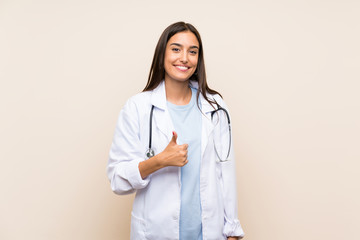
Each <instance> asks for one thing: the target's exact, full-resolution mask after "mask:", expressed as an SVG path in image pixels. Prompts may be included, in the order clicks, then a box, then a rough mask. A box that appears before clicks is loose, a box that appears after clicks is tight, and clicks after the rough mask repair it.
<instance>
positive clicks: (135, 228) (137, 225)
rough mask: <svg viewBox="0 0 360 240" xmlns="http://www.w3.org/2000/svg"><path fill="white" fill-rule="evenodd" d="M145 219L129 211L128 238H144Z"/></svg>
mask: <svg viewBox="0 0 360 240" xmlns="http://www.w3.org/2000/svg"><path fill="white" fill-rule="evenodd" d="M145 239H146V238H145V220H144V219H142V218H140V217H137V216H135V215H134V213H133V212H131V231H130V240H145Z"/></svg>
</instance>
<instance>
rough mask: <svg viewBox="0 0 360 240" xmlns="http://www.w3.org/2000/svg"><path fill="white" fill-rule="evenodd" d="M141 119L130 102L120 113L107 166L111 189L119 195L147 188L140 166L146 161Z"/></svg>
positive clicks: (146, 180) (147, 180) (147, 181)
mask: <svg viewBox="0 0 360 240" xmlns="http://www.w3.org/2000/svg"><path fill="white" fill-rule="evenodd" d="M139 124H140V123H139V117H138V113H137V109H136V106H135V104H134V103H133V102H132V101H131V99H130V100H128V101H127V102H126V104H125V106H124V107H123V109H122V110H121V112H120V115H119V118H118V121H117V124H116V128H115V133H114V138H113V142H112V145H111V149H110V153H109V160H108V164H107V175H108V178H109V180H110V184H111V189H112V190H113V191H114V192H115V193H117V194H129V193H132V192H134V191H136V190H137V189H141V188H144V187H146V186H147V184H148V183H149V179H142V178H141V176H140V173H139V168H138V165H139V163H140V162H142V161H144V160H145V156H144V153H143V152H142V150H143V146H142V144H141V142H140V138H139V136H140V132H139V131H140V128H139Z"/></svg>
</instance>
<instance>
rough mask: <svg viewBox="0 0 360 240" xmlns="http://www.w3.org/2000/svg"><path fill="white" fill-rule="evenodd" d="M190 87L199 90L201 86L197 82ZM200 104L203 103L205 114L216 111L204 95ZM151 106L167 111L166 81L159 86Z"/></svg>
mask: <svg viewBox="0 0 360 240" xmlns="http://www.w3.org/2000/svg"><path fill="white" fill-rule="evenodd" d="M190 86H191V87H193V88H195V89H197V90H199V84H198V82H197V81H190ZM206 96H207V97H208V98H210V99H213V98H212V96H211V95H210V94H208V93H206ZM199 99H200V103H201V110H202V112H203V113H208V112H211V111H213V110H214V108H213V107H212V106H211V104H210V103H209V102H208V101H207V100H206V99H205V98H204V96H203V95H202V94H200V95H199ZM151 104H152V105H154V106H155V107H157V108H160V109H162V110H166V109H167V107H166V90H165V81H164V80H163V81H161V83H160V84H159V86H157V87H156V88H155V89H154V90H153V92H152V96H151Z"/></svg>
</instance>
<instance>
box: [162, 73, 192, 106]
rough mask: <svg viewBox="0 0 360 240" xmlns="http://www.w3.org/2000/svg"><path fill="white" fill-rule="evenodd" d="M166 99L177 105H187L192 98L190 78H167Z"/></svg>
mask: <svg viewBox="0 0 360 240" xmlns="http://www.w3.org/2000/svg"><path fill="white" fill-rule="evenodd" d="M165 90H166V100H168V101H169V102H171V103H172V104H175V105H186V104H188V103H189V102H190V100H191V89H190V87H189V80H187V81H184V82H181V81H172V80H169V79H165Z"/></svg>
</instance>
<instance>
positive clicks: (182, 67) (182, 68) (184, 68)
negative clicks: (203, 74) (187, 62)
mask: <svg viewBox="0 0 360 240" xmlns="http://www.w3.org/2000/svg"><path fill="white" fill-rule="evenodd" d="M176 67H177V68H179V69H181V70H187V69H188V67H185V66H176Z"/></svg>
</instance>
